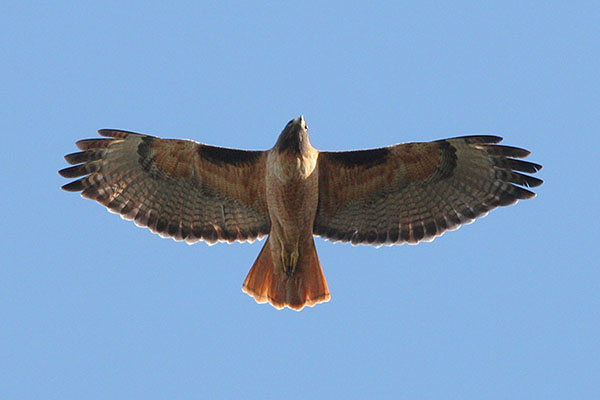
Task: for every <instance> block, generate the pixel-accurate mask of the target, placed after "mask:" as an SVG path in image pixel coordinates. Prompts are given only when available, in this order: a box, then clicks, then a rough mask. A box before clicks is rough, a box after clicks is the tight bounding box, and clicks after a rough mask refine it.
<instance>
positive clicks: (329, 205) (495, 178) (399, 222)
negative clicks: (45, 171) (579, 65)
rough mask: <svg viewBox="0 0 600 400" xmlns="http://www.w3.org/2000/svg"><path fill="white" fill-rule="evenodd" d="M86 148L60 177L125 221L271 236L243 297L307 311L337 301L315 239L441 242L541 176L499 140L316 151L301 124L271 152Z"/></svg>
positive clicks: (166, 146)
mask: <svg viewBox="0 0 600 400" xmlns="http://www.w3.org/2000/svg"><path fill="white" fill-rule="evenodd" d="M99 132H100V134H101V135H103V136H108V137H109V139H87V140H82V141H79V142H77V146H78V147H79V148H80V149H81V150H82V152H79V153H73V154H69V155H67V156H65V159H66V160H67V161H68V162H69V163H71V164H79V165H75V166H73V167H70V168H65V169H63V170H61V171H59V172H60V174H61V175H63V176H65V177H69V178H71V177H80V176H83V178H80V179H78V180H76V181H74V182H71V183H69V184H67V185H64V186H63V189H65V190H68V191H82V196H84V197H86V198H90V199H94V200H96V201H98V202H100V203H101V204H103V205H105V206H106V207H108V208H109V210H111V211H112V212H115V213H119V214H121V216H122V217H123V218H126V219H133V220H134V221H135V222H136V224H138V225H140V226H145V227H148V228H149V229H151V230H152V231H153V232H156V233H159V234H160V235H161V236H169V237H172V238H174V239H175V240H185V241H187V242H188V243H194V242H196V241H199V240H203V241H205V242H208V243H211V244H212V243H215V242H217V241H227V242H233V241H253V240H254V239H257V238H258V239H260V238H262V237H264V236H265V235H268V238H267V240H266V242H265V244H264V246H263V248H262V250H261V252H260V254H259V256H258V258H257V259H256V261H255V262H254V265H253V267H252V269H251V270H250V272H249V273H248V276H247V277H246V280H245V282H244V285H243V287H242V289H243V290H244V291H245V292H246V293H248V294H250V295H251V296H253V297H254V298H255V300H256V301H257V302H259V303H264V302H269V303H271V304H272V305H273V306H275V307H277V308H283V307H286V306H287V307H290V308H292V309H296V310H300V309H302V308H303V307H304V306H306V305H309V306H312V305H314V304H317V303H320V302H323V301H327V300H329V299H330V294H329V289H328V287H327V283H326V281H325V277H324V276H323V272H322V269H321V265H320V263H319V259H318V256H317V252H316V249H315V244H314V239H313V235H317V236H321V237H323V238H325V239H329V240H332V241H343V242H352V243H353V244H369V245H375V246H378V245H381V244H401V243H405V242H408V243H412V244H415V243H418V242H420V241H423V240H433V239H434V238H435V237H436V236H439V235H441V234H442V233H444V232H445V231H446V230H453V229H456V228H458V227H459V226H460V225H462V224H465V223H470V222H472V221H473V220H474V219H475V218H477V217H481V216H483V215H485V214H487V212H488V211H490V210H492V209H494V208H496V207H498V206H503V205H510V204H514V203H516V202H517V201H518V200H519V199H527V198H531V197H534V196H535V194H534V193H532V192H530V191H529V190H527V189H524V188H523V187H521V186H537V185H540V184H541V183H542V181H541V180H539V179H537V178H534V177H531V176H528V175H525V174H522V173H520V172H518V171H521V172H529V173H533V172H536V171H538V170H539V169H541V166H540V165H538V164H534V163H530V162H526V161H521V160H518V158H523V157H526V156H527V155H528V154H529V152H528V151H526V150H523V149H519V148H515V147H509V146H501V145H497V144H496V143H498V142H499V141H500V140H501V138H499V137H496V136H465V137H458V138H452V139H443V140H438V141H434V142H427V143H407V144H398V145H394V146H389V147H384V148H379V149H371V150H358V151H347V152H322V151H318V150H316V149H315V148H313V147H312V145H311V144H310V141H309V139H308V128H307V126H306V122H305V121H304V118H303V117H299V118H296V119H294V120H292V121H290V122H289V123H288V124H287V125H286V127H285V129H284V130H283V131H282V133H281V135H280V136H279V139H278V140H277V142H276V144H275V146H274V147H273V148H272V149H270V150H267V151H246V150H236V149H227V148H221V147H215V146H209V145H205V144H201V143H196V142H193V141H189V140H178V139H160V138H156V137H152V136H148V135H142V134H137V133H133V132H126V131H118V130H101V131H99Z"/></svg>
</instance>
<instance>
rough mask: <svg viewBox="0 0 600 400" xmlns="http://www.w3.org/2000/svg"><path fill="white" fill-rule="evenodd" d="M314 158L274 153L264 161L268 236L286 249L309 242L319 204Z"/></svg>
mask: <svg viewBox="0 0 600 400" xmlns="http://www.w3.org/2000/svg"><path fill="white" fill-rule="evenodd" d="M316 156H317V155H316V154H314V157H313V156H312V155H309V156H294V155H290V154H288V153H287V152H282V153H281V154H277V153H276V152H274V153H271V154H270V155H269V158H268V159H267V179H266V186H267V188H266V189H267V204H268V208H269V215H270V217H271V234H272V235H273V236H276V237H277V238H278V239H279V240H280V241H281V242H282V245H283V246H284V247H286V248H288V247H294V248H297V245H298V243H299V242H300V241H302V240H303V239H304V240H306V239H307V238H312V229H313V222H314V219H315V215H316V212H317V204H318V200H319V174H318V170H317V168H316ZM290 250H293V249H291V248H290Z"/></svg>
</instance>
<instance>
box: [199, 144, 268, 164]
mask: <svg viewBox="0 0 600 400" xmlns="http://www.w3.org/2000/svg"><path fill="white" fill-rule="evenodd" d="M262 153H263V152H262V151H254V150H236V149H228V148H226V147H216V146H208V145H205V144H201V145H200V146H199V147H198V155H199V156H200V158H202V159H204V160H207V161H210V162H212V163H214V164H218V165H227V164H228V165H235V166H238V165H243V164H251V163H253V162H255V161H256V160H258V159H259V158H260V156H261V155H262Z"/></svg>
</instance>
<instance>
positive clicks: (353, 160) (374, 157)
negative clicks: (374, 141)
mask: <svg viewBox="0 0 600 400" xmlns="http://www.w3.org/2000/svg"><path fill="white" fill-rule="evenodd" d="M323 153H324V154H325V155H327V157H328V158H329V159H330V160H333V161H335V162H337V163H339V164H341V165H342V166H344V167H346V168H356V167H365V168H372V167H375V166H377V165H380V164H383V163H384V162H385V161H386V159H387V157H388V155H389V154H390V149H388V148H387V147H381V148H379V149H370V150H358V151H327V152H323Z"/></svg>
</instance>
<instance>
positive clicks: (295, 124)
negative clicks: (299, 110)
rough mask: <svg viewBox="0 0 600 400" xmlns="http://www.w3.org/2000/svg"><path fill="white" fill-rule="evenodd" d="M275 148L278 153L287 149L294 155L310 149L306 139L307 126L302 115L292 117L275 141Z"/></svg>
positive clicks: (304, 152)
mask: <svg viewBox="0 0 600 400" xmlns="http://www.w3.org/2000/svg"><path fill="white" fill-rule="evenodd" d="M275 149H276V150H277V151H278V152H279V153H281V152H283V151H288V152H290V153H291V154H294V155H300V154H306V153H308V152H309V150H310V149H312V146H311V145H310V141H309V140H308V126H307V125H306V121H305V120H304V116H303V115H301V116H299V117H298V118H294V119H293V120H291V121H290V122H288V124H287V125H286V126H285V128H283V131H281V135H279V139H277V143H275Z"/></svg>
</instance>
